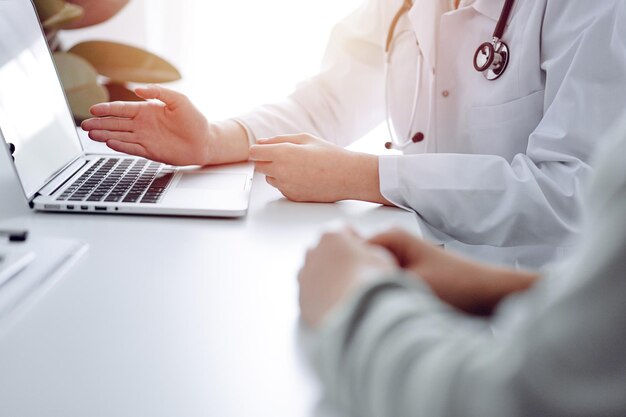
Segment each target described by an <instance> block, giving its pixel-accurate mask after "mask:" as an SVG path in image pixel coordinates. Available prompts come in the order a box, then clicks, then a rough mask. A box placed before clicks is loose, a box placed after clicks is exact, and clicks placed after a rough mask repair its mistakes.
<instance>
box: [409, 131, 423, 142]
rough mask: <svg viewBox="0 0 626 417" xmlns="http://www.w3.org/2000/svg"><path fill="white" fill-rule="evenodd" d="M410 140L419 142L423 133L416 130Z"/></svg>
mask: <svg viewBox="0 0 626 417" xmlns="http://www.w3.org/2000/svg"><path fill="white" fill-rule="evenodd" d="M411 140H412V141H413V143H419V142H421V141H423V140H424V134H423V133H422V132H417V133H416V134H415V135H414V136H413V139H411Z"/></svg>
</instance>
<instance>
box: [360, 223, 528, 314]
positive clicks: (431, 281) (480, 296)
mask: <svg viewBox="0 0 626 417" xmlns="http://www.w3.org/2000/svg"><path fill="white" fill-rule="evenodd" d="M369 243H370V244H372V245H378V246H381V247H383V248H385V249H386V250H388V251H389V252H390V253H392V254H393V255H394V256H395V258H396V261H397V263H398V265H399V266H400V267H401V268H403V269H405V270H406V271H407V272H409V273H411V274H413V275H414V276H415V277H416V278H418V277H419V278H421V279H423V280H424V281H425V282H426V283H427V284H428V285H429V286H430V287H431V288H432V290H433V292H434V293H435V294H436V295H437V296H438V297H439V298H441V299H442V300H443V301H445V302H446V303H448V304H450V305H452V306H454V307H456V308H458V309H460V310H463V311H465V312H467V313H470V314H477V315H487V314H491V313H492V312H493V310H494V309H495V308H496V307H497V305H498V304H499V303H500V301H502V300H503V299H504V298H505V297H507V296H509V295H511V294H513V293H516V292H519V291H524V290H526V289H528V288H529V287H531V286H532V285H533V284H534V283H535V282H536V281H537V280H538V279H539V276H538V275H535V274H531V273H527V272H519V271H514V270H510V269H506V268H499V267H493V266H488V265H484V264H480V263H476V262H473V261H470V260H469V259H465V258H462V257H460V256H457V255H454V254H451V253H449V252H446V251H445V250H443V249H441V248H439V247H436V246H433V245H431V244H430V243H427V242H425V241H423V240H421V239H418V238H416V237H414V236H413V235H411V234H410V233H408V232H406V231H403V230H400V229H393V230H390V231H389V232H386V233H383V234H380V235H378V236H375V237H373V238H371V239H370V240H369Z"/></svg>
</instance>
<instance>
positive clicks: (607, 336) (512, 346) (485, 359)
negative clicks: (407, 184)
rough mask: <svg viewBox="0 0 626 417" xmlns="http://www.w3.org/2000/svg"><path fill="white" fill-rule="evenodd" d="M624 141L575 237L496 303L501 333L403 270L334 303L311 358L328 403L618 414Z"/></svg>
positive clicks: (624, 334) (388, 408)
mask: <svg viewBox="0 0 626 417" xmlns="http://www.w3.org/2000/svg"><path fill="white" fill-rule="evenodd" d="M622 139H625V140H622V143H621V146H619V147H618V148H613V151H614V154H613V155H608V154H607V158H606V159H604V162H606V163H609V167H608V168H606V169H604V173H603V174H604V175H603V176H602V177H598V178H600V180H599V181H598V182H597V183H596V184H595V186H594V194H593V195H592V196H591V197H590V199H589V201H591V202H592V210H590V212H589V218H590V219H592V220H593V223H591V224H590V225H589V226H588V229H586V233H585V241H584V244H582V245H580V246H579V247H578V248H577V253H576V254H575V255H574V256H572V257H571V258H570V259H569V261H568V262H566V263H563V264H561V265H560V266H558V267H555V268H554V269H552V270H551V271H550V272H549V273H548V274H547V275H546V277H545V278H544V280H543V281H542V282H540V283H539V284H537V285H536V286H535V287H534V288H533V289H532V290H530V291H528V292H527V293H525V294H524V295H522V296H518V297H514V298H513V299H511V300H507V301H506V302H505V304H504V305H503V306H502V307H501V308H500V309H499V310H498V312H497V315H496V319H495V321H496V323H497V328H502V329H503V331H502V332H496V334H495V336H494V335H492V334H490V333H489V332H480V331H477V329H476V327H474V328H472V327H471V326H469V324H471V323H472V322H478V320H477V319H473V318H470V317H468V316H465V315H463V314H461V313H459V312H457V311H455V310H452V309H451V308H449V307H447V306H446V305H444V304H442V303H441V302H440V301H438V299H437V298H436V297H434V296H433V295H431V293H430V292H429V290H428V289H427V288H426V286H425V285H424V284H420V283H419V282H417V280H416V279H414V278H413V279H411V278H408V277H395V278H392V279H388V280H385V281H382V282H380V283H378V284H374V285H371V286H370V287H368V288H366V289H364V290H362V291H361V292H360V293H359V294H358V295H357V296H355V297H354V298H353V299H352V300H351V301H350V302H349V303H348V304H346V305H344V307H342V308H341V309H339V310H337V311H335V312H334V313H333V314H332V315H331V317H330V318H329V319H328V320H327V321H326V323H325V324H324V326H323V328H322V330H321V331H320V333H319V336H318V342H319V345H318V349H317V351H316V352H317V354H316V356H315V359H316V369H318V371H319V375H320V377H321V379H322V381H323V383H324V386H325V388H326V392H327V395H328V396H329V397H330V398H331V399H332V400H333V403H335V404H339V405H340V407H341V408H342V409H347V410H349V411H350V412H351V415H358V416H362V417H375V416H388V417H402V416H406V417H409V416H411V417H416V416H427V417H438V416H464V417H474V416H475V417H490V416H493V417H501V416H509V417H515V416H520V417H522V416H563V417H565V416H567V417H577V416H580V417H583V416H589V415H597V416H623V415H626V396H624V387H626V372H625V370H626V355H624V353H623V352H624V350H625V349H626V303H624V298H625V297H626V280H624V279H623V278H624V271H626V222H624V213H626V168H624V167H625V165H624V164H623V161H622V159H623V155H625V154H626V134H625V135H623V136H622ZM513 306H514V307H515V308H514V309H511V307H513ZM511 310H515V312H514V313H513V312H512V311H511ZM520 316H521V317H522V319H521V320H519V317H520Z"/></svg>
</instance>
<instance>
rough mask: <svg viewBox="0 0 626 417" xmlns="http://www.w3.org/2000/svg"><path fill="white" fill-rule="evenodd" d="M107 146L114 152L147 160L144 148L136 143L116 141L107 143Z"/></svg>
mask: <svg viewBox="0 0 626 417" xmlns="http://www.w3.org/2000/svg"><path fill="white" fill-rule="evenodd" d="M106 144H107V146H108V147H109V148H111V149H113V150H114V151H117V152H122V153H126V154H129V155H136V156H139V157H142V158H148V152H147V151H146V148H144V147H143V146H141V145H139V144H137V143H128V142H121V141H118V140H109V141H107V143H106Z"/></svg>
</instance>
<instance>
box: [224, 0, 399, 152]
mask: <svg viewBox="0 0 626 417" xmlns="http://www.w3.org/2000/svg"><path fill="white" fill-rule="evenodd" d="M385 3H387V4H388V3H389V2H387V1H382V0H369V1H368V2H367V3H365V4H364V5H363V6H362V7H360V8H359V9H358V10H356V11H355V12H354V13H353V14H351V15H350V16H348V17H347V18H346V19H344V20H343V21H342V22H341V23H339V24H338V25H337V26H336V27H335V28H334V30H333V32H332V34H331V38H330V41H329V44H328V47H327V51H326V54H325V57H324V60H323V65H322V70H321V72H320V74H319V75H317V76H315V77H313V78H311V79H309V80H308V81H306V82H303V83H301V84H300V85H299V86H298V87H297V89H296V91H295V92H294V93H293V94H292V95H291V96H289V97H288V98H287V99H286V100H284V101H282V102H278V103H274V104H268V105H264V106H261V107H259V108H257V109H255V110H254V111H252V112H250V113H248V114H244V115H241V116H239V117H237V118H236V120H238V121H239V122H241V123H243V124H245V125H246V126H247V127H248V128H249V129H250V131H251V132H252V133H253V135H254V137H255V138H256V139H261V138H268V137H273V136H277V135H288V134H298V133H309V134H312V135H314V136H318V137H320V138H323V139H326V140H328V141H331V142H334V143H336V144H338V145H342V146H345V145H348V144H350V143H351V142H353V141H355V140H357V139H359V138H360V137H362V136H363V135H364V134H365V133H367V132H368V131H370V130H371V129H373V128H374V127H376V126H377V125H378V124H379V123H380V122H381V121H382V120H384V117H385V113H384V75H383V74H384V66H383V62H384V60H383V57H384V50H383V42H384V39H385V36H386V31H385V25H384V22H383V20H385V19H384V13H383V12H382V10H383V8H384V9H385V10H386V9H388V8H389V6H388V5H385Z"/></svg>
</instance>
